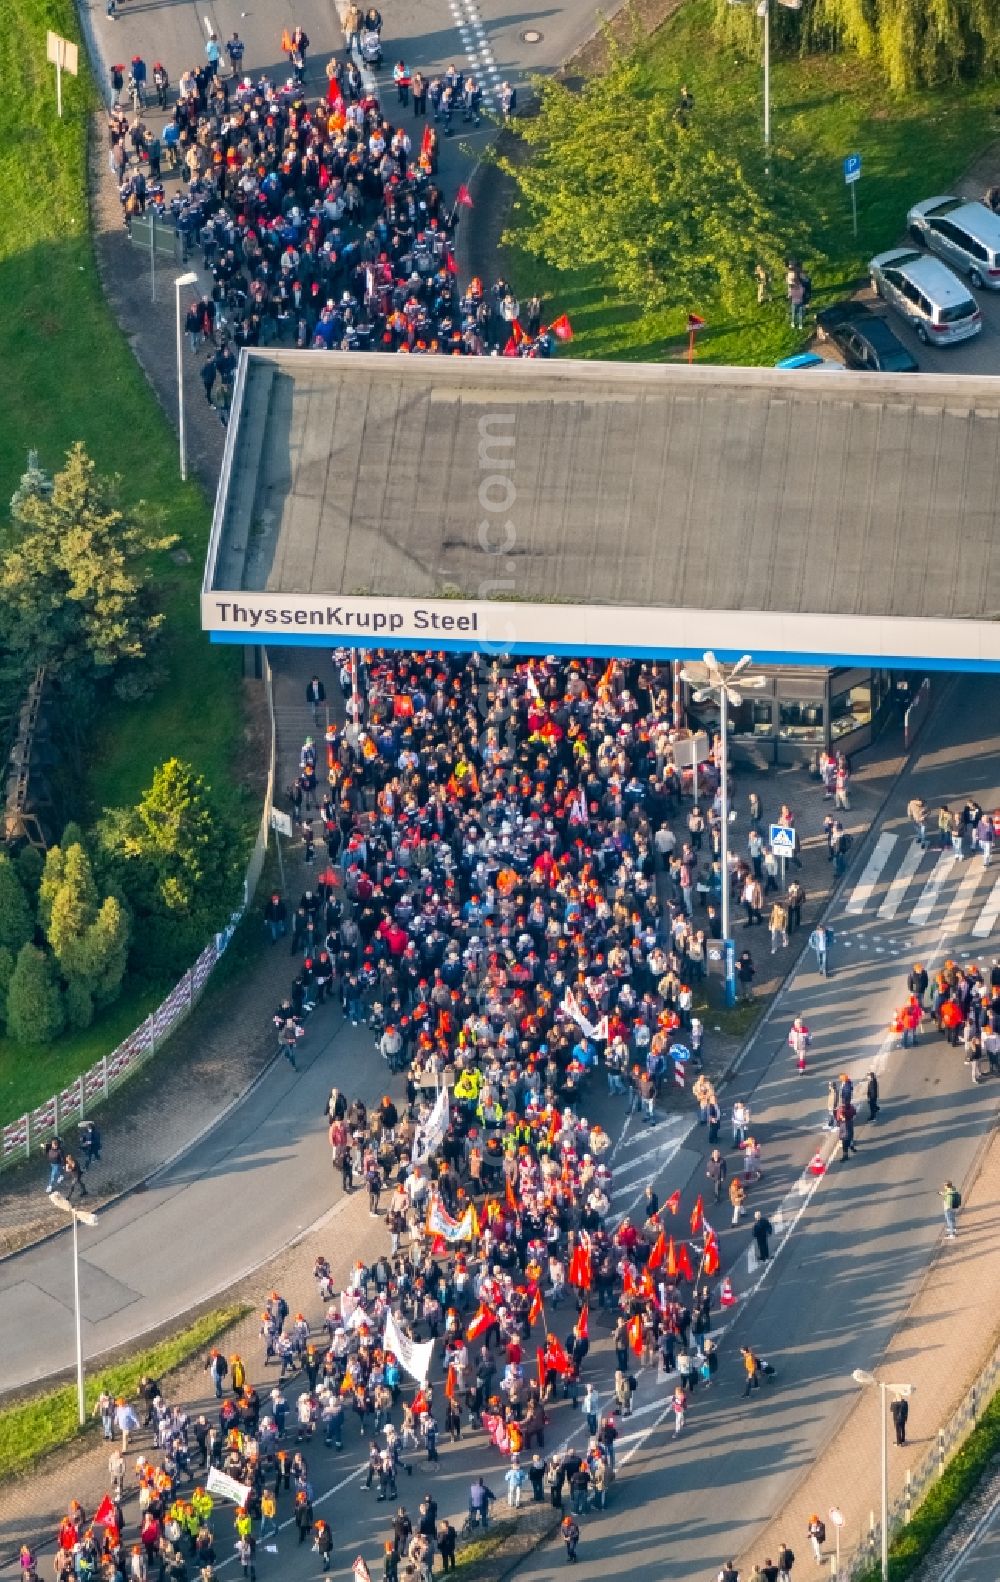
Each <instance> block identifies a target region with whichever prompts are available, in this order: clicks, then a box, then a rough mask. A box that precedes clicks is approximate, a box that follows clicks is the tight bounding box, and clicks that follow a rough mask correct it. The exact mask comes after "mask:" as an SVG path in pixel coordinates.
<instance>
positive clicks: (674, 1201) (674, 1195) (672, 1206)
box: [663, 1192, 681, 1214]
mask: <svg viewBox="0 0 1000 1582" xmlns="http://www.w3.org/2000/svg"><path fill="white" fill-rule="evenodd" d="M680 1206H681V1195H680V1193H679V1192H671V1194H670V1196H669V1197H668V1198H667V1201H666V1202H665V1203H664V1205H663V1207H664V1208H668V1209H669V1210H670V1212H671V1214H676V1213H677V1210H678V1209H679V1208H680Z"/></svg>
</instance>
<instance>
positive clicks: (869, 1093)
mask: <svg viewBox="0 0 1000 1582" xmlns="http://www.w3.org/2000/svg"><path fill="white" fill-rule="evenodd" d="M865 1098H866V1099H867V1100H868V1119H869V1120H870V1121H873V1120H874V1119H875V1117H876V1115H877V1114H878V1109H879V1105H878V1077H877V1076H876V1075H875V1073H874V1071H869V1073H868V1084H867V1087H866V1088H865Z"/></svg>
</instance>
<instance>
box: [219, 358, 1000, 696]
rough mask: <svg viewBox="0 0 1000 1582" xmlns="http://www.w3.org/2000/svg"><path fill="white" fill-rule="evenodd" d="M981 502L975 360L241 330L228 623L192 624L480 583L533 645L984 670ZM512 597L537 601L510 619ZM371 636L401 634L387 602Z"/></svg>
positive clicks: (987, 479)
mask: <svg viewBox="0 0 1000 1582" xmlns="http://www.w3.org/2000/svg"><path fill="white" fill-rule="evenodd" d="M998 510H1000V379H995V378H984V377H956V376H945V377H941V376H935V375H927V374H919V375H908V376H903V375H898V376H880V375H873V374H853V373H848V372H844V373H841V374H837V375H831V374H823V373H817V372H813V371H805V372H800V373H794V372H786V371H784V370H773V369H744V368H716V367H709V366H704V365H703V366H698V365H695V366H694V367H691V368H689V367H687V366H684V365H678V364H657V365H654V364H609V363H596V362H580V361H571V360H569V359H559V360H555V361H551V362H535V361H520V360H518V361H515V360H512V359H504V358H499V359H477V358H438V357H406V356H395V357H390V356H385V355H382V354H350V353H333V354H331V353H324V352H270V351H268V352H264V351H254V352H251V353H249V354H244V358H243V360H242V366H241V370H240V376H239V380H238V389H237V398H236V405H235V408H234V417H233V422H232V424H231V430H230V435H229V439H228V445H227V456H226V464H225V468H224V472H223V479H222V483H221V485H220V491H219V499H218V503H217V508H216V520H215V523H214V526H213V535H212V545H211V549H210V554H209V561H208V565H207V568H206V578H205V587H204V597H203V610H204V611H205V625H206V626H207V627H208V628H209V629H212V630H213V635H215V636H221V637H223V638H224V639H225V638H228V640H231V641H240V640H246V628H245V626H244V625H241V623H240V621H239V619H238V618H237V619H235V620H234V619H232V618H230V619H229V620H228V623H227V621H222V622H221V623H220V622H219V621H218V620H215V621H214V623H213V618H212V616H211V613H210V609H209V606H210V605H211V603H212V595H219V594H223V593H229V594H233V595H236V594H244V595H259V596H260V598H258V599H256V600H254V599H251V600H250V601H249V604H248V607H250V606H252V607H253V608H258V607H261V605H262V602H266V600H267V599H270V600H271V602H272V604H273V603H274V600H275V599H283V600H288V599H292V600H293V601H294V599H296V598H298V599H302V598H306V599H308V597H309V596H313V597H314V598H315V599H316V600H318V601H329V600H332V599H345V600H347V601H349V602H350V601H352V600H353V601H355V605H356V607H357V608H359V609H370V610H375V609H390V608H391V609H396V608H397V607H398V608H400V609H401V610H405V609H408V608H409V606H410V605H413V604H414V603H419V604H421V605H428V607H429V604H433V601H451V602H452V603H453V604H454V606H455V608H456V609H459V610H465V609H466V608H468V609H473V608H476V609H480V608H482V606H483V605H485V604H494V603H495V602H496V601H497V600H498V599H499V600H502V601H503V602H504V605H505V608H506V614H507V620H506V626H507V628H508V630H509V634H512V635H511V641H510V642H509V644H507V646H512V647H522V648H525V649H532V648H534V649H536V650H538V651H546V650H547V649H553V648H556V647H559V646H562V647H567V646H572V641H571V639H572V636H573V633H574V631H576V632H578V642H577V646H578V647H582V648H586V649H587V650H588V651H594V650H595V649H598V648H600V647H602V646H603V647H605V648H607V647H609V646H611V647H615V646H617V647H619V648H620V647H621V646H622V643H623V640H624V639H625V638H627V636H628V635H629V634H630V633H631V635H632V636H633V637H634V638H635V640H636V644H637V651H638V649H639V648H642V649H643V650H644V651H653V649H662V651H664V652H673V653H677V652H682V651H696V650H697V649H699V648H700V647H704V646H714V647H716V648H717V649H718V650H719V651H720V652H725V651H727V650H730V649H732V650H733V651H735V650H736V648H741V647H745V646H751V644H752V645H753V646H754V651H755V653H756V655H757V657H758V658H759V659H762V660H763V659H764V658H765V657H766V655H768V654H773V655H776V656H779V657H780V656H785V657H788V658H791V657H793V656H794V657H796V658H800V659H801V658H803V657H805V656H809V657H819V656H820V655H823V656H827V655H835V656H838V657H840V656H842V657H844V658H869V659H872V660H878V661H879V662H886V663H888V662H889V661H890V660H891V659H893V658H895V659H897V660H899V661H905V662H909V660H910V659H912V658H916V657H923V658H924V659H927V660H930V661H931V662H932V663H933V662H938V663H942V664H943V663H945V662H948V663H954V664H956V665H963V664H969V665H971V666H975V667H978V666H979V665H983V664H985V665H988V666H990V667H991V668H992V667H993V666H994V665H997V664H1000V625H994V624H993V623H994V621H995V618H996V615H997V612H1000V544H998V542H997V540H998V533H997V519H998ZM246 602H247V601H242V602H241V604H240V606H239V607H240V608H242V606H243V604H244V603H246ZM218 603H219V600H218V599H217V598H216V600H215V604H216V605H218ZM532 606H535V607H537V606H549V607H550V608H549V613H548V617H547V618H546V617H545V615H544V613H543V611H542V610H541V609H538V608H536V609H535V619H532V620H529V621H527V625H525V624H524V623H523V622H522V621H521V620H520V617H519V615H518V613H517V612H519V611H521V610H522V609H526V608H527V609H530V608H531V607H532ZM352 607H353V606H352ZM557 607H562V608H561V609H560V608H557ZM570 611H573V612H576V614H577V615H579V613H580V612H582V611H593V612H602V615H603V620H601V619H598V618H597V616H596V615H595V617H594V621H593V622H591V621H589V620H588V621H587V622H585V625H586V630H583V629H581V628H580V627H579V623H578V622H577V623H576V625H575V626H574V625H572V624H571V623H569V622H568V619H567V617H568V616H569V613H570ZM614 612H617V615H616V614H615V613H614ZM639 612H641V613H642V614H643V615H644V616H645V617H646V618H645V619H644V620H638V619H637V618H636V619H633V616H636V617H637V615H638V613H639ZM667 616H668V617H669V618H668V619H667V620H666V622H665V621H664V617H667ZM685 617H687V618H685ZM824 617H826V618H832V620H830V619H823V618H824ZM695 618H696V624H694V623H695ZM817 618H818V619H817ZM269 619H270V618H269ZM274 619H275V622H276V624H277V622H278V619H279V618H277V617H275V618H274ZM296 620H298V618H297V617H296ZM653 620H657V621H658V630H659V631H660V632H661V633H662V635H661V636H658V637H657V638H656V639H655V640H654V639H653V638H652V637H651V633H652V631H653V627H652V626H651V624H650V623H651V622H652V621H653ZM227 624H228V630H221V629H220V625H221V627H226V626H227ZM300 624H302V625H306V624H307V623H305V622H301V623H300ZM319 624H322V623H319ZM665 626H666V627H669V628H671V630H670V631H667V630H665V629H664V627H665ZM522 628H523V629H522ZM528 628H530V630H529V629H528ZM460 629H461V630H467V628H460ZM331 630H332V628H331ZM331 630H324V632H323V636H322V637H320V636H319V635H318V633H317V632H316V630H315V627H314V626H313V624H312V622H311V621H310V623H308V626H307V631H306V633H305V634H303V633H299V634H295V633H294V632H290V633H286V634H284V635H285V640H288V641H292V640H297V641H303V640H304V641H310V640H315V641H324V642H328V641H329V640H330V635H331ZM376 630H378V628H376ZM386 630H388V631H389V635H390V638H391V637H392V636H393V635H395V636H396V640H397V641H398V642H399V644H400V646H419V644H417V643H416V642H413V641H412V639H413V633H412V631H411V627H410V623H409V622H406V623H405V624H404V625H403V626H401V627H398V628H397V627H394V626H393V625H392V624H391V623H390V626H389V627H388V628H382V631H383V632H384V631H386ZM435 630H439V629H438V628H436V629H435ZM472 630H473V631H475V632H478V634H479V636H480V637H481V636H482V635H483V628H482V626H479V625H476V626H474V627H473V628H472ZM612 632H615V633H618V634H620V635H618V636H616V638H615V641H614V642H613V643H612V642H611V638H610V636H608V641H606V642H602V641H600V640H599V639H601V638H602V637H603V636H604V635H607V634H611V633H612ZM400 633H401V634H402V635H399V634H400ZM278 635H279V639H280V635H281V634H278ZM260 636H261V633H260V632H258V633H257V637H258V640H259V638H260ZM274 636H275V634H274V633H273V632H271V633H268V634H267V640H269V641H272V640H274ZM547 638H548V639H549V640H548V641H547V640H546V639H547ZM730 638H731V639H732V640H731V641H730ZM564 639H565V640H564ZM251 640H253V639H252V638H251ZM358 640H359V641H360V640H361V639H360V638H359V639H358ZM368 641H369V643H370V642H371V641H372V635H371V632H369V637H368ZM428 645H429V646H438V647H440V646H443V644H442V642H441V641H439V640H438V638H437V637H435V638H434V640H433V643H432V642H431V639H430V638H428ZM463 645H464V646H470V641H469V639H458V638H457V637H456V638H455V639H454V646H463ZM924 648H926V652H923V649H924Z"/></svg>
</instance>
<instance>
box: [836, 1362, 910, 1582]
mask: <svg viewBox="0 0 1000 1582" xmlns="http://www.w3.org/2000/svg"><path fill="white" fill-rule="evenodd" d="M851 1378H852V1379H853V1380H854V1382H855V1384H865V1385H868V1384H876V1385H878V1390H879V1405H880V1407H881V1409H882V1582H889V1450H888V1445H889V1437H888V1427H887V1423H886V1416H887V1413H886V1409H885V1397H886V1392H887V1391H889V1390H891V1391H892V1393H893V1395H901V1396H904V1397H905V1396H910V1395H912V1394H913V1392H914V1390H915V1389H916V1385H914V1384H888V1383H883V1382H882V1380H881V1379H876V1377H875V1375H874V1373H869V1372H868V1370H867V1368H855V1370H854V1372H853V1373H852V1374H851Z"/></svg>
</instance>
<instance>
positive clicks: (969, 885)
mask: <svg viewBox="0 0 1000 1582" xmlns="http://www.w3.org/2000/svg"><path fill="white" fill-rule="evenodd" d="M982 877H983V870H982V869H981V868H980V867H979V866H978V865H977V864H976V863H969V864H968V866H967V867H966V870H965V873H964V874H963V875H962V882H961V884H960V885H959V887H958V889H957V890H956V891H955V899H954V900H953V901H952V903H951V905H950V906H949V908H948V911H947V912H946V914H945V919H944V922H943V923H942V924H941V931H942V933H945V934H957V933H958V931H959V929H960V928H961V926H962V919H963V918H964V916H965V914H966V912H967V911H968V909H969V904H970V902H971V901H972V897H973V896H974V894H975V892H976V889H977V887H978V885H979V881H980V879H981V878H982Z"/></svg>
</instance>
